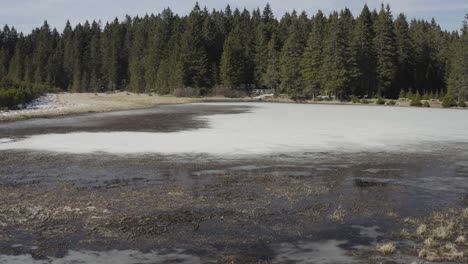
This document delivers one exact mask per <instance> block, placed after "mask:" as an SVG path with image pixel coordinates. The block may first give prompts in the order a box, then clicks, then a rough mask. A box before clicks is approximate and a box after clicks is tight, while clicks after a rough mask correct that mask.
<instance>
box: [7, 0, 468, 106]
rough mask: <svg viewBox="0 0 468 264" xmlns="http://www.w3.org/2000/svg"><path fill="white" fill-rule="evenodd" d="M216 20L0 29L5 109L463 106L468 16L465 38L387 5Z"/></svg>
mask: <svg viewBox="0 0 468 264" xmlns="http://www.w3.org/2000/svg"><path fill="white" fill-rule="evenodd" d="M280 15H281V14H273V12H272V9H271V7H270V6H269V5H266V6H265V7H264V9H263V10H260V9H256V10H253V11H252V12H250V11H249V10H246V9H244V10H239V9H235V10H232V9H231V8H230V7H229V6H227V7H226V8H225V9H224V10H210V9H208V8H207V7H205V8H203V7H200V6H199V5H198V4H196V5H195V7H194V8H193V10H192V11H191V12H190V14H188V15H185V16H180V15H177V14H174V13H173V12H172V11H171V9H169V8H167V9H165V10H162V11H161V12H160V13H159V14H151V15H146V16H144V17H130V16H127V17H126V18H125V19H124V20H123V21H119V20H118V19H115V20H114V21H111V22H106V23H105V24H103V23H102V22H100V21H92V22H88V21H86V22H85V23H81V24H77V25H76V26H74V27H73V26H72V25H71V23H70V22H68V23H67V24H66V26H65V27H64V29H63V32H59V31H58V30H56V29H53V28H51V27H50V26H49V24H48V23H47V22H44V24H43V25H42V26H41V27H40V28H37V29H34V30H33V31H32V32H31V33H26V32H24V33H19V32H17V31H16V30H15V29H14V28H13V27H10V26H8V25H6V26H5V27H4V28H3V30H1V31H0V79H1V80H2V81H1V82H0V105H2V106H7V107H8V106H12V105H15V104H18V103H22V102H25V101H29V100H30V99H31V98H34V97H35V96H36V95H37V94H39V93H41V92H42V91H45V90H50V89H53V90H62V91H70V92H104V91H114V90H128V91H130V92H135V93H149V92H155V93H158V94H171V93H172V94H173V93H174V91H175V90H176V89H177V88H187V87H190V88H192V89H195V90H196V91H197V93H198V94H200V95H210V94H213V93H215V91H217V90H224V91H226V90H227V91H249V89H253V88H264V89H274V90H275V91H276V93H277V94H287V95H289V96H306V97H314V96H318V95H326V96H336V98H338V99H340V100H347V99H350V98H351V97H353V96H356V97H359V98H376V97H384V98H398V96H399V95H401V94H402V93H405V94H406V93H408V92H411V93H419V94H421V96H422V95H426V97H430V98H440V97H442V96H444V95H446V94H450V95H451V96H452V97H454V98H457V99H458V100H461V99H466V98H467V96H468V15H467V16H466V17H465V18H464V22H463V18H460V26H461V30H459V31H454V32H448V31H445V30H444V29H443V28H441V27H440V26H439V25H438V24H437V22H436V21H435V20H434V19H433V20H432V21H424V20H418V19H409V18H408V17H406V16H405V15H404V14H394V13H393V12H392V10H391V8H390V6H388V5H387V6H384V5H382V7H381V8H380V10H370V9H369V8H368V7H367V6H364V8H363V9H362V11H361V12H360V13H359V14H352V13H351V11H350V10H349V9H343V10H337V11H334V12H332V13H331V14H324V13H323V12H321V11H318V12H317V13H315V14H307V13H305V12H300V11H299V12H298V11H293V12H291V13H286V14H284V15H281V16H280Z"/></svg>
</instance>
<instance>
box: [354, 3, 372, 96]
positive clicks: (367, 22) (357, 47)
mask: <svg viewBox="0 0 468 264" xmlns="http://www.w3.org/2000/svg"><path fill="white" fill-rule="evenodd" d="M374 36H375V33H374V21H373V20H372V13H371V12H370V10H369V7H368V6H367V5H365V6H364V8H363V9H362V11H361V14H360V15H359V17H357V18H356V26H355V28H354V36H353V41H352V49H353V52H354V56H355V57H356V64H357V68H358V76H357V79H356V84H355V87H357V89H356V90H355V91H354V92H353V94H354V95H356V96H373V95H374V94H375V93H376V90H377V88H376V72H375V71H376V61H375V47H374V43H373V41H374Z"/></svg>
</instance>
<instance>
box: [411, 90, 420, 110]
mask: <svg viewBox="0 0 468 264" xmlns="http://www.w3.org/2000/svg"><path fill="white" fill-rule="evenodd" d="M410 105H411V106H416V107H421V106H423V103H422V102H421V95H419V93H416V95H415V96H413V99H412V100H411V103H410Z"/></svg>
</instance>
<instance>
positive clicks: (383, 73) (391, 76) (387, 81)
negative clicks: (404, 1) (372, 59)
mask: <svg viewBox="0 0 468 264" xmlns="http://www.w3.org/2000/svg"><path fill="white" fill-rule="evenodd" d="M375 32H376V34H375V39H374V45H375V51H376V59H377V67H376V71H377V95H378V96H388V97H393V96H397V95H398V92H399V90H395V91H392V86H393V84H394V80H395V75H396V72H397V65H396V51H397V49H396V44H395V33H394V27H393V17H392V13H391V11H390V7H389V6H388V5H387V7H386V8H385V7H384V5H383V4H382V7H381V9H380V12H379V15H378V17H377V20H376V21H375ZM395 93H396V95H395Z"/></svg>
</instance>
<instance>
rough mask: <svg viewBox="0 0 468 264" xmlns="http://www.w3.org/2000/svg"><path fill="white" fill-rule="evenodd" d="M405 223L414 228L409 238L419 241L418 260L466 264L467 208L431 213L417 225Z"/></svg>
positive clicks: (467, 250) (467, 261) (467, 251)
mask: <svg viewBox="0 0 468 264" xmlns="http://www.w3.org/2000/svg"><path fill="white" fill-rule="evenodd" d="M405 223H406V224H411V225H414V226H415V228H414V229H413V230H414V233H413V234H412V235H411V236H410V238H413V239H415V240H418V241H420V246H419V247H418V256H419V258H421V259H424V260H427V261H436V262H461V263H468V244H467V242H466V239H465V238H466V236H467V235H468V224H467V223H468V208H466V209H459V210H455V209H451V210H447V212H443V213H441V212H437V213H433V214H432V215H431V216H430V217H428V218H426V219H424V220H423V221H420V222H419V224H416V223H412V221H407V222H405ZM404 230H406V229H404ZM402 232H403V230H402Z"/></svg>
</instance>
